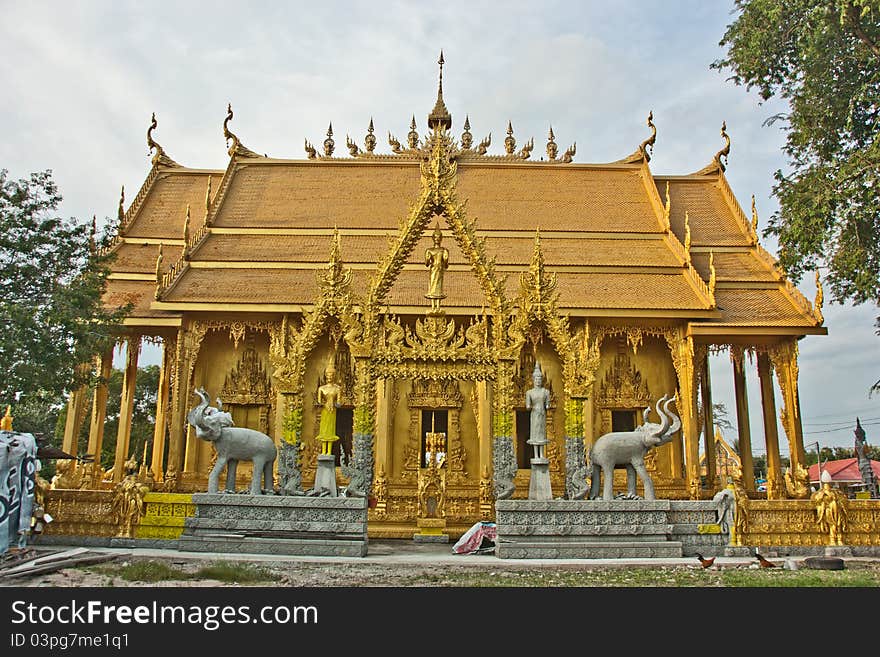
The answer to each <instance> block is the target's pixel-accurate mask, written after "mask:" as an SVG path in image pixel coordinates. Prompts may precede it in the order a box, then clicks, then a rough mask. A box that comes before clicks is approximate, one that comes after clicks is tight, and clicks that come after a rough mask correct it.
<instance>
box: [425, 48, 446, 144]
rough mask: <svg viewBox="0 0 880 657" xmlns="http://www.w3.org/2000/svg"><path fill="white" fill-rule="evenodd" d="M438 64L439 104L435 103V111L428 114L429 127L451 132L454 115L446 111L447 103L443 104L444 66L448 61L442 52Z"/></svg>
mask: <svg viewBox="0 0 880 657" xmlns="http://www.w3.org/2000/svg"><path fill="white" fill-rule="evenodd" d="M437 63H438V64H440V84H439V86H438V87H437V102H436V103H434V109H433V110H431V113H430V114H428V127H430V128H440V127H442V128H445V129H446V130H449V129H450V128H452V115H451V114H450V113H449V110H448V109H446V103H444V102H443V64H445V63H446V61H445V60H444V59H443V51H442V50H441V51H440V59H438V60H437Z"/></svg>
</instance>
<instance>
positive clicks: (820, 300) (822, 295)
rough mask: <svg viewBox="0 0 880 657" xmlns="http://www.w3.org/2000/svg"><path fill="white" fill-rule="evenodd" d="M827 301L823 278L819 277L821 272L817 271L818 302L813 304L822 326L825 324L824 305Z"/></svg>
mask: <svg viewBox="0 0 880 657" xmlns="http://www.w3.org/2000/svg"><path fill="white" fill-rule="evenodd" d="M824 301H825V293H824V291H823V290H822V278H821V277H820V276H819V270H818V269H816V302H815V303H814V304H813V310H814V312H815V315H816V319H818V320H819V323H820V324H824V323H825V317H824V315H822V304H823V303H824Z"/></svg>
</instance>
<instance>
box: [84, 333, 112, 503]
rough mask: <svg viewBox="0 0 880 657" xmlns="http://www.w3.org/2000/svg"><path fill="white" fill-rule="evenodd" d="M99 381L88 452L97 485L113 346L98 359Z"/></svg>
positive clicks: (90, 425)
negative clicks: (92, 458)
mask: <svg viewBox="0 0 880 657" xmlns="http://www.w3.org/2000/svg"><path fill="white" fill-rule="evenodd" d="M97 370H98V376H99V377H100V378H99V380H98V383H97V384H96V385H95V393H94V395H93V397H92V420H91V423H90V424H89V447H88V454H89V455H91V456H93V457H94V461H93V462H92V477H91V483H92V485H93V486H97V485H98V484H99V483H100V482H101V479H102V478H103V470H102V466H101V448H102V447H103V446H104V421H105V420H106V419H107V381H109V380H110V373H111V371H112V370H113V347H110V348H109V349H107V351H105V352H104V353H103V354H101V355H100V356H98V360H97Z"/></svg>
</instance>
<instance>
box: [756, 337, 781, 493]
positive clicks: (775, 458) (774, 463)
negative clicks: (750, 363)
mask: <svg viewBox="0 0 880 657" xmlns="http://www.w3.org/2000/svg"><path fill="white" fill-rule="evenodd" d="M758 379H759V380H760V382H761V408H762V410H763V414H764V442H765V443H766V445H767V499H768V500H775V499H782V498H784V497H785V494H784V490H783V487H782V465H781V463H780V460H779V434H778V432H777V430H776V400H775V399H774V397H773V369H772V366H771V363H770V357H769V356H768V355H767V354H766V353H764V352H761V353H759V354H758Z"/></svg>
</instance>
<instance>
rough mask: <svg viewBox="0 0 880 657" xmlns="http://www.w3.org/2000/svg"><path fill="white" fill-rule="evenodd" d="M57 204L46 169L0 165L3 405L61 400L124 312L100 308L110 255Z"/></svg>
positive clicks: (0, 395) (58, 199) (0, 386)
mask: <svg viewBox="0 0 880 657" xmlns="http://www.w3.org/2000/svg"><path fill="white" fill-rule="evenodd" d="M60 202H61V195H60V194H59V193H58V189H57V187H56V185H55V183H54V182H53V180H52V173H51V171H43V172H39V173H32V174H31V175H30V177H29V178H26V179H22V180H18V181H15V180H11V179H9V177H8V175H7V171H6V170H5V169H0V272H2V273H0V363H2V364H3V365H2V366H3V376H2V377H0V403H2V404H15V402H16V401H19V400H20V399H21V398H22V396H25V397H26V398H30V399H32V400H34V399H43V400H46V401H48V402H50V403H56V402H58V401H59V400H60V399H61V398H62V396H63V393H64V392H65V391H66V390H67V389H69V387H70V386H71V385H72V384H73V383H74V382H75V381H76V380H77V377H78V376H79V375H77V374H76V372H75V370H76V367H77V365H78V364H79V363H84V362H89V361H90V360H91V359H92V357H93V356H94V355H95V354H97V353H100V352H101V351H102V350H103V349H104V348H105V346H106V345H107V344H109V340H110V335H111V332H112V331H113V329H114V327H115V326H116V325H117V324H118V322H119V321H120V320H121V318H122V317H123V316H124V315H125V313H126V312H127V311H128V308H120V309H114V310H108V309H105V308H104V307H103V305H102V302H101V296H102V294H103V291H104V286H105V281H106V276H107V273H108V269H107V265H108V257H107V256H100V255H98V253H99V251H98V250H97V248H96V247H99V246H100V244H96V236H95V234H94V231H90V230H88V228H86V227H85V226H83V225H81V224H78V223H77V222H76V221H75V220H74V219H69V220H64V219H61V218H59V217H57V216H55V214H54V213H55V211H56V210H57V208H58V204H59V203H60ZM107 239H108V238H107V235H106V234H105V235H104V236H103V237H102V241H106V240H107Z"/></svg>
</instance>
